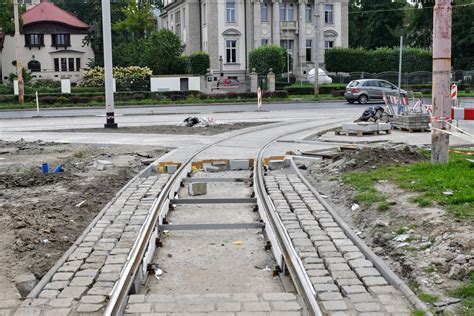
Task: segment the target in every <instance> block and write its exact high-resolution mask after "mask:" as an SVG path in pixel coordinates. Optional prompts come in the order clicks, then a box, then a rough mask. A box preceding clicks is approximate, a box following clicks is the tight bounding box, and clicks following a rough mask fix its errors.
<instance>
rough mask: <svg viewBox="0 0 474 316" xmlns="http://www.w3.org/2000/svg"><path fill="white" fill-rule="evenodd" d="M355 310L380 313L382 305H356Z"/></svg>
mask: <svg viewBox="0 0 474 316" xmlns="http://www.w3.org/2000/svg"><path fill="white" fill-rule="evenodd" d="M354 308H355V310H356V311H358V312H378V311H380V304H378V303H356V304H354Z"/></svg>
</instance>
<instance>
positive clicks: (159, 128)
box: [60, 122, 273, 136]
mask: <svg viewBox="0 0 474 316" xmlns="http://www.w3.org/2000/svg"><path fill="white" fill-rule="evenodd" d="M270 123H273V122H242V123H233V124H215V125H209V126H198V125H196V126H193V127H187V126H177V125H153V126H126V127H119V128H86V129H68V130H60V132H81V133H139V134H172V135H205V136H212V135H217V134H221V133H226V132H231V131H236V130H239V129H243V128H247V127H253V126H260V125H264V124H270Z"/></svg>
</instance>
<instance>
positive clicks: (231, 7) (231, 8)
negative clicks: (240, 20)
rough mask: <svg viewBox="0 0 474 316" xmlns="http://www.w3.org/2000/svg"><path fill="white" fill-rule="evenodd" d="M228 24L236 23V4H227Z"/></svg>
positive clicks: (229, 2) (232, 2) (230, 2)
mask: <svg viewBox="0 0 474 316" xmlns="http://www.w3.org/2000/svg"><path fill="white" fill-rule="evenodd" d="M226 22H235V2H234V1H227V2H226Z"/></svg>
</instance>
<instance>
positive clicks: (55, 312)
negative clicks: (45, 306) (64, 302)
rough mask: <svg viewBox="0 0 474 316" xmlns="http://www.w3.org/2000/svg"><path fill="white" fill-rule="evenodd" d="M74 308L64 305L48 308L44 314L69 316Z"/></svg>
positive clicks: (45, 315)
mask: <svg viewBox="0 0 474 316" xmlns="http://www.w3.org/2000/svg"><path fill="white" fill-rule="evenodd" d="M71 310H72V308H70V307H64V308H55V309H52V310H46V311H44V312H43V314H42V315H43V316H67V315H69V314H70V313H71Z"/></svg>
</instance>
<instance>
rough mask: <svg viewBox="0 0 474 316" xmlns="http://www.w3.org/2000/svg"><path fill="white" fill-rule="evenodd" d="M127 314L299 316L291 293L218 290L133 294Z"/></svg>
mask: <svg viewBox="0 0 474 316" xmlns="http://www.w3.org/2000/svg"><path fill="white" fill-rule="evenodd" d="M125 314H126V315H162V316H171V315H172V316H177V315H190V316H198V315H220V316H227V315H229V316H233V315H235V316H244V315H245V316H247V315H248V316H250V315H252V316H266V315H270V316H300V315H302V307H301V304H300V303H299V302H298V300H297V297H296V295H294V294H291V293H263V294H259V295H257V294H253V293H234V294H227V293H219V294H203V295H159V294H155V295H132V296H130V299H129V304H128V306H127V309H126V311H125Z"/></svg>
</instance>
